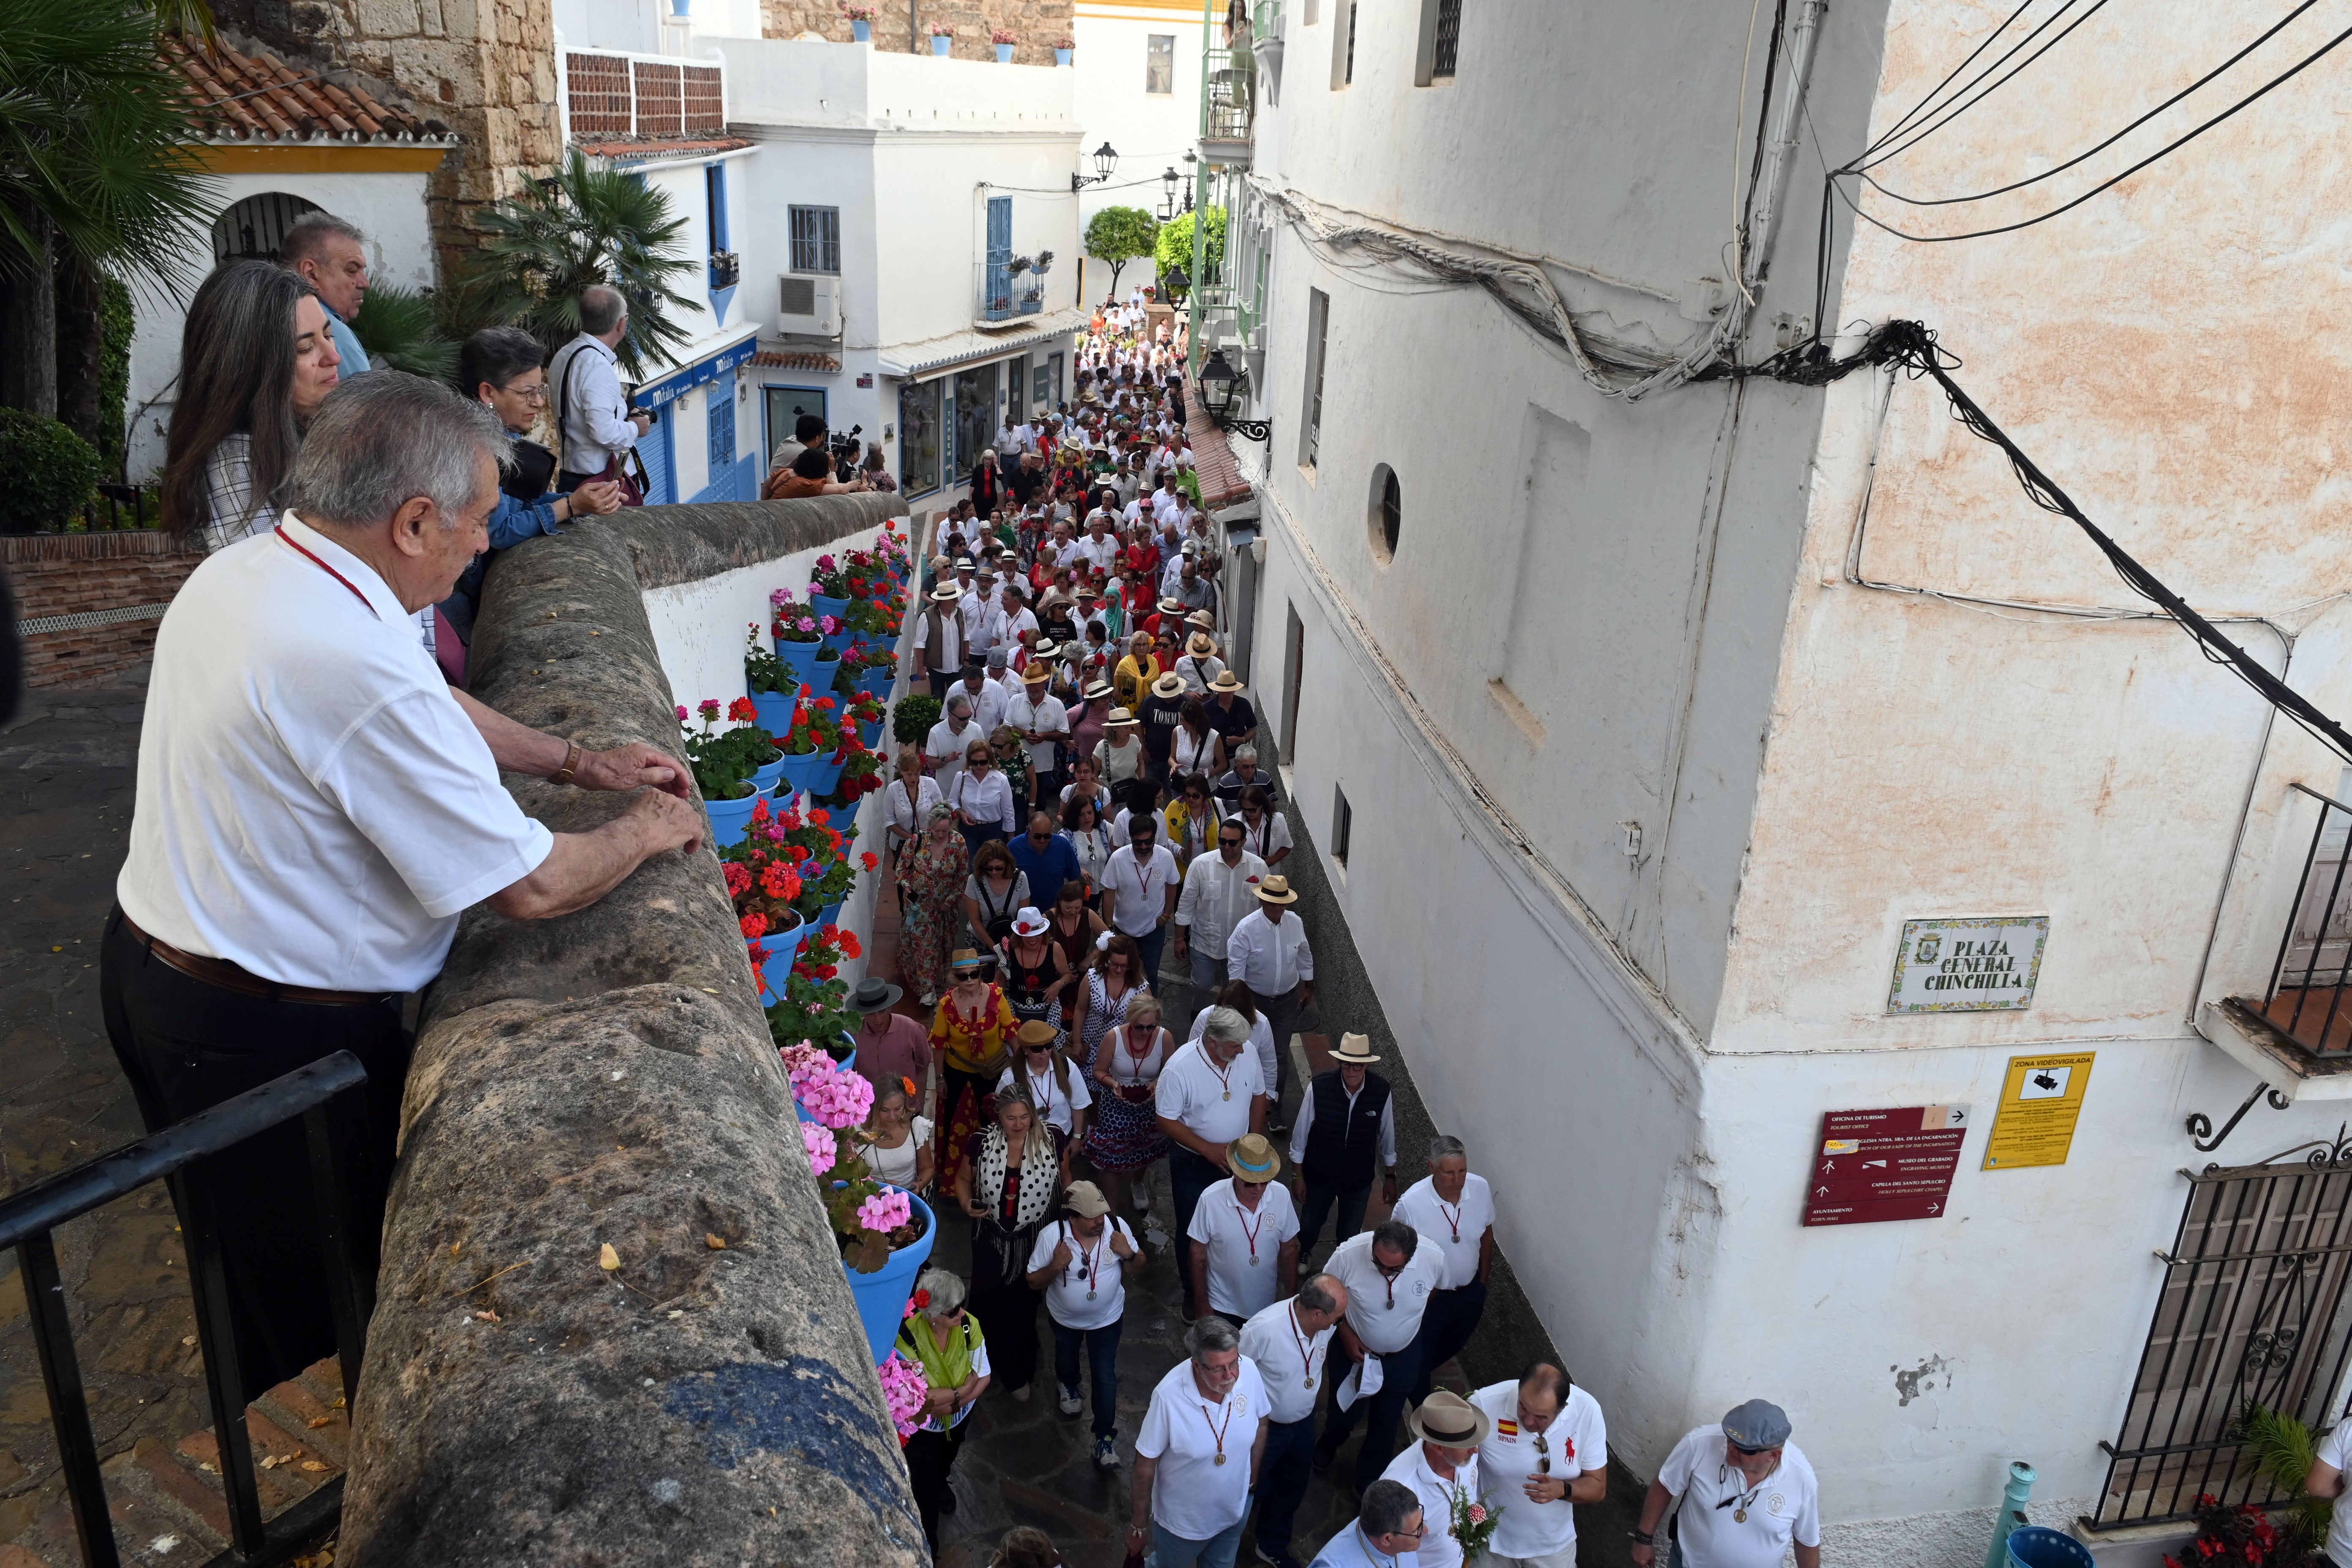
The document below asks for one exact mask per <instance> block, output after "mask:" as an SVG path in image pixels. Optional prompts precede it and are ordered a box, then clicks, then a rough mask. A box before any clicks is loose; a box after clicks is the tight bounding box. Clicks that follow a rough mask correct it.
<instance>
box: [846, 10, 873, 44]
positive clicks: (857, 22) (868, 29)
mask: <svg viewBox="0 0 2352 1568" xmlns="http://www.w3.org/2000/svg"><path fill="white" fill-rule="evenodd" d="M849 36H850V37H852V38H854V39H856V41H857V42H859V43H861V44H866V43H871V42H873V41H874V24H873V23H871V22H869V21H867V20H866V19H865V18H864V17H862V16H852V17H851V18H850V19H849Z"/></svg>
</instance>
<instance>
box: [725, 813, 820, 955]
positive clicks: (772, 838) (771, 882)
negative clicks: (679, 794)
mask: <svg viewBox="0 0 2352 1568" xmlns="http://www.w3.org/2000/svg"><path fill="white" fill-rule="evenodd" d="M805 854H806V851H805V850H803V851H802V855H803V856H804V855H805ZM799 858H800V857H796V856H794V855H793V854H792V853H790V852H789V850H788V849H787V847H786V846H785V845H784V844H783V843H782V833H781V830H780V829H779V828H778V827H777V826H776V816H775V814H774V812H773V810H772V808H771V807H770V805H769V804H768V803H767V802H766V801H765V800H761V801H760V802H758V803H757V804H756V805H753V806H752V807H751V816H750V818H749V819H748V820H747V821H746V822H745V823H744V825H743V837H742V838H741V839H740V840H739V841H738V842H736V843H733V844H730V845H729V846H727V847H725V848H723V849H721V850H719V873H720V874H721V875H722V876H724V877H725V878H726V879H727V896H728V898H729V899H730V900H732V901H733V903H734V906H735V923H736V926H737V927H738V929H740V931H742V933H743V947H744V952H746V954H747V955H748V956H749V957H750V958H751V971H752V973H754V974H755V975H757V976H758V977H759V980H760V988H761V992H762V993H763V994H782V987H783V983H784V978H785V976H786V975H787V974H789V973H791V970H792V966H793V962H794V961H795V959H796V958H797V957H798V955H799V953H800V951H801V947H802V944H803V943H804V942H807V940H808V935H809V925H808V921H805V920H804V919H803V918H802V916H801V913H800V910H798V909H797V908H795V907H794V906H796V905H797V904H798V903H799V901H800V898H801V895H802V893H803V891H804V890H805V889H803V887H802V885H801V875H800V870H799V868H798V865H797V861H798V859H799Z"/></svg>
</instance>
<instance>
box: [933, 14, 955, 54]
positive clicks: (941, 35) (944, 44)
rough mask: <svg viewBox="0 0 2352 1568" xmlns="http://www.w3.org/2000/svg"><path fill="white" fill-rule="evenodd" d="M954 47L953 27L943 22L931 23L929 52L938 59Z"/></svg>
mask: <svg viewBox="0 0 2352 1568" xmlns="http://www.w3.org/2000/svg"><path fill="white" fill-rule="evenodd" d="M954 47H955V29H954V28H953V27H951V26H949V25H948V24H947V23H945V22H934V23H932V24H931V53H932V54H933V55H935V56H937V57H938V58H940V59H945V58H948V55H949V53H950V51H951V50H953V49H954Z"/></svg>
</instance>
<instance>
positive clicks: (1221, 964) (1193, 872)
mask: <svg viewBox="0 0 2352 1568" xmlns="http://www.w3.org/2000/svg"><path fill="white" fill-rule="evenodd" d="M1246 831H1247V830H1246V829H1245V828H1244V826H1243V825H1242V821H1241V818H1240V817H1239V816H1231V817H1228V818H1226V819H1225V820H1224V821H1223V822H1220V823H1219V824H1217V852H1216V853H1215V854H1213V855H1202V856H1200V857H1198V858H1195V859H1194V860H1193V862H1192V866H1191V867H1190V868H1188V869H1187V870H1186V871H1185V873H1184V890H1183V892H1182V893H1181V894H1179V895H1178V896H1177V899H1176V962H1177V963H1189V964H1190V965H1191V967H1192V989H1193V991H1194V992H1195V993H1197V994H1200V995H1202V996H1207V995H1209V994H1212V993H1213V992H1214V991H1215V990H1216V988H1217V987H1218V986H1220V985H1222V984H1224V983H1225V939H1226V938H1227V937H1228V936H1229V935H1231V934H1232V932H1233V929H1234V926H1236V925H1238V924H1239V923H1240V922H1241V920H1242V917H1243V916H1244V915H1246V914H1248V913H1249V912H1250V911H1251V910H1254V909H1255V908H1256V907H1257V889H1258V885H1259V884H1260V883H1262V882H1264V881H1265V861H1263V860H1261V859H1259V858H1257V857H1256V856H1255V855H1253V854H1251V853H1250V852H1249V851H1248V850H1247V849H1245V848H1244V847H1242V840H1243V837H1244V834H1245V833H1246ZM1276 1070H1277V1071H1278V1070H1279V1069H1278V1068H1277V1069H1276Z"/></svg>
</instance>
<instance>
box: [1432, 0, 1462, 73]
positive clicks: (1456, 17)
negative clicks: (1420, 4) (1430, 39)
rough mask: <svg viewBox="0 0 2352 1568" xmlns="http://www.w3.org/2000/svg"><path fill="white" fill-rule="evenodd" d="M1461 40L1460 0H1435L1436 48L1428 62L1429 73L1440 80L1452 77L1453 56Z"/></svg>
mask: <svg viewBox="0 0 2352 1568" xmlns="http://www.w3.org/2000/svg"><path fill="white" fill-rule="evenodd" d="M1461 41H1462V0H1437V41H1436V48H1435V51H1434V53H1433V56H1432V58H1431V59H1430V62H1429V74H1430V76H1431V77H1432V78H1433V79H1437V80H1440V81H1451V80H1452V79H1454V55H1455V54H1456V53H1457V52H1458V51H1459V49H1460V47H1461Z"/></svg>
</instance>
